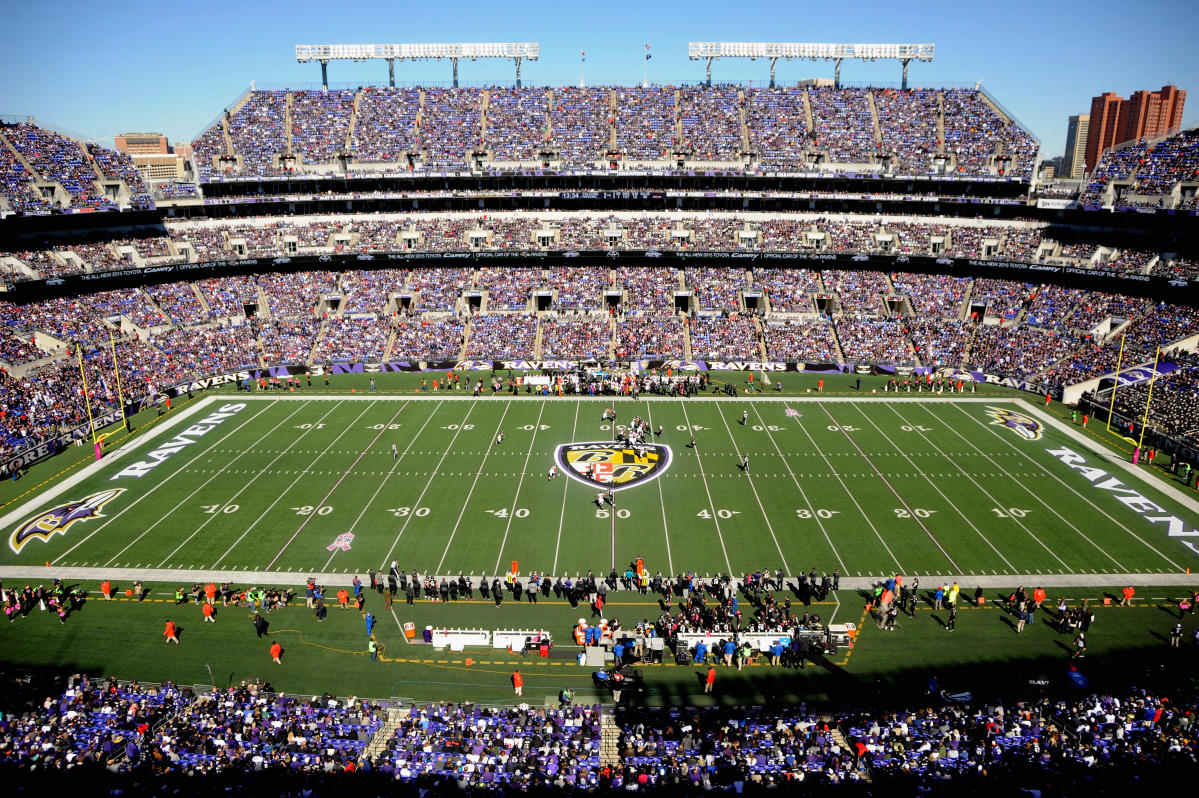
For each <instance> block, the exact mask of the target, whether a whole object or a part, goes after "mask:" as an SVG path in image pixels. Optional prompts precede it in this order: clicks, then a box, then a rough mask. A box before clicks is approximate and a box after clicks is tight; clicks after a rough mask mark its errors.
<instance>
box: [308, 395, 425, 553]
mask: <svg viewBox="0 0 1199 798" xmlns="http://www.w3.org/2000/svg"><path fill="white" fill-rule="evenodd" d="M409 401H410V400H406V401H405V402H404V407H401V408H400V412H401V413H402V412H403V411H404V408H406V407H407V406H408V403H409ZM438 407H440V405H438ZM433 412H434V413H435V412H437V408H433ZM397 415H398V414H397ZM432 418H433V413H430V414H429V415H428V416H427V417H426V418H425V423H424V424H422V425H421V428H420V429H418V430H417V431H416V434H415V435H413V436H412V440H410V441H408V445H407V446H405V447H404V453H403V454H401V455H400V456H399V457H398V458H396V460H395V462H394V463H392V464H391V469H390V470H388V471H385V472H383V474H384V476H383V479H381V480H379V487H377V488H375V492H374V493H373V494H371V497H370V498H369V499H367V500H366V501H365V502H364V503H363V504H362V509H361V510H360V511H359V512H358V517H357V518H355V519H354V523H352V524H350V528H349V529H348V530H346V531H347V532H353V531H354V530H355V529H357V528H358V524H359V523H360V522H361V521H362V517H363V516H364V515H366V511H367V510H369V509H370V506H371V504H373V503H374V501H375V499H377V498H379V494H380V493H382V492H383V487H384V486H385V485H386V484H387V480H389V479H391V478H392V477H393V476H395V470H396V469H397V468H399V466H400V463H402V462H404V458H405V457H407V456H408V451H409V449H410V448H411V446H412V444H414V443H416V439H417V438H419V437H420V434H421V433H422V432H424V431H425V427H427V426H428V425H429V421H431V420H432ZM392 420H393V421H394V420H395V419H394V418H393V419H392ZM390 423H391V422H388V424H390ZM385 429H386V427H385ZM376 440H378V439H377V438H376ZM372 445H373V444H372ZM325 498H326V500H327V499H328V498H329V497H327V496H326V497H325ZM321 504H324V502H321ZM412 510H413V511H415V510H416V508H415V507H413V508H412ZM310 517H311V516H310ZM339 551H343V549H342V548H341V547H335V548H334V549H333V553H332V554H330V555H329V559H328V560H325V568H324V570H326V571H327V570H329V565H330V564H331V563H332V562H333V558H334V557H336V556H337V553H338V552H339Z"/></svg>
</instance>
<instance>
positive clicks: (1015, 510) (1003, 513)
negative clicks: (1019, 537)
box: [991, 507, 1029, 518]
mask: <svg viewBox="0 0 1199 798" xmlns="http://www.w3.org/2000/svg"><path fill="white" fill-rule="evenodd" d="M991 512H993V513H995V517H996V518H1023V517H1024V516H1026V515H1028V513H1029V511H1028V510H1021V509H1020V508H1019V507H1007V508H1004V507H992V508H991Z"/></svg>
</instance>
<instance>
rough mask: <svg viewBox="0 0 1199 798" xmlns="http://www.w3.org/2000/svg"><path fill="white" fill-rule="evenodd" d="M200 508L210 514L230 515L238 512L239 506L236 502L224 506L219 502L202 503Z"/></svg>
mask: <svg viewBox="0 0 1199 798" xmlns="http://www.w3.org/2000/svg"><path fill="white" fill-rule="evenodd" d="M200 509H201V510H203V511H204V512H205V513H207V514H208V515H216V514H218V513H224V514H225V515H230V514H232V513H236V512H237V511H238V509H239V508H238V506H237V505H236V504H226V505H225V506H224V507H222V506H221V505H219V504H202V505H200Z"/></svg>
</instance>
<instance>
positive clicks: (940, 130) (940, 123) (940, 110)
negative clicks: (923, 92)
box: [937, 91, 945, 153]
mask: <svg viewBox="0 0 1199 798" xmlns="http://www.w3.org/2000/svg"><path fill="white" fill-rule="evenodd" d="M937 152H939V153H944V152H945V92H943V91H939V92H937Z"/></svg>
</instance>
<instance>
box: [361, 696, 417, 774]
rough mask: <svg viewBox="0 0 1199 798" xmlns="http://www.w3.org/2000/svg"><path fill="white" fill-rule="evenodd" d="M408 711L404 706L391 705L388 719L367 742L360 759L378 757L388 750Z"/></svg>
mask: <svg viewBox="0 0 1199 798" xmlns="http://www.w3.org/2000/svg"><path fill="white" fill-rule="evenodd" d="M406 713H407V710H405V709H404V708H403V707H391V708H390V709H388V710H387V720H386V721H385V722H384V723H383V724H382V725H381V726H379V730H378V731H376V732H375V733H374V734H373V735H372V736H371V739H370V742H369V743H367V744H366V748H363V749H362V756H361V757H359V760H358V761H360V762H361V761H363V760H367V759H372V760H373V759H376V758H378V757H379V756H381V755H382V754H383V753H384V752H385V751H386V750H387V746H388V744H389V743H390V742H391V738H392V737H393V736H395V733H396V729H398V728H400V724H401V723H402V722H403V721H404V715H405V714H406Z"/></svg>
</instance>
